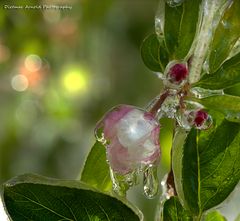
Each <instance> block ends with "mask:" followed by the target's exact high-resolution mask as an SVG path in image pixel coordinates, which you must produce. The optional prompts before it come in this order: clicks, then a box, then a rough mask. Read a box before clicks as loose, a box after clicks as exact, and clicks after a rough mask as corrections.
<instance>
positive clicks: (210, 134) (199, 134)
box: [172, 117, 240, 217]
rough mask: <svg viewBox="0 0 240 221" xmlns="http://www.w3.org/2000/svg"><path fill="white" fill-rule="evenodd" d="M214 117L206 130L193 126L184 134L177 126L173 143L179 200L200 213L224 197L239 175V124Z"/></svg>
mask: <svg viewBox="0 0 240 221" xmlns="http://www.w3.org/2000/svg"><path fill="white" fill-rule="evenodd" d="M214 120H215V124H214V126H212V128H211V129H209V130H206V131H199V130H196V129H192V130H191V131H190V132H189V134H188V135H186V133H185V132H184V131H183V130H182V129H179V130H180V131H179V130H178V131H177V134H175V139H174V143H173V164H172V166H173V172H174V178H175V185H176V189H177V192H178V196H179V197H180V198H179V200H180V201H181V203H182V204H183V205H184V207H185V208H187V209H189V210H190V211H191V212H192V213H193V214H195V215H196V216H199V217H200V216H201V214H202V212H204V211H206V210H208V209H210V208H212V207H214V206H216V205H218V204H219V203H221V202H222V201H223V200H225V199H226V198H227V196H228V195H229V194H230V193H231V192H232V191H233V189H234V187H235V186H236V185H237V184H238V182H239V179H240V124H239V123H234V122H229V121H227V120H224V119H223V118H218V119H216V118H215V117H214ZM216 122H217V123H216ZM179 141H181V142H179ZM179 143H181V144H183V145H180V144H179Z"/></svg>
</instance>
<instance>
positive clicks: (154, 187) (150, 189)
mask: <svg viewBox="0 0 240 221" xmlns="http://www.w3.org/2000/svg"><path fill="white" fill-rule="evenodd" d="M143 185H144V187H143V189H144V195H145V196H146V197H147V198H149V199H152V198H153V197H155V196H156V195H157V193H158V176H157V166H156V165H154V164H150V165H148V167H147V168H146V170H145V172H144V176H143Z"/></svg>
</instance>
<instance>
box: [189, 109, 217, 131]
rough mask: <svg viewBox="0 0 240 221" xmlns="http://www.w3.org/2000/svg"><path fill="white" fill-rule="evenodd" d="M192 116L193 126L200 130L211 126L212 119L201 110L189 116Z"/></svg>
mask: <svg viewBox="0 0 240 221" xmlns="http://www.w3.org/2000/svg"><path fill="white" fill-rule="evenodd" d="M189 115H190V116H193V125H194V126H195V127H196V128H197V129H200V130H206V129H208V128H209V127H210V126H211V125H212V117H211V116H210V115H209V114H208V113H207V112H206V111H203V110H198V111H195V112H191V113H190V114H189Z"/></svg>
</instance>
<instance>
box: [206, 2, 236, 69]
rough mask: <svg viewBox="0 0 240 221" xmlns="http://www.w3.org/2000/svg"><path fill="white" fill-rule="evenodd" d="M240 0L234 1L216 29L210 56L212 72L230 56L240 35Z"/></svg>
mask: <svg viewBox="0 0 240 221" xmlns="http://www.w3.org/2000/svg"><path fill="white" fill-rule="evenodd" d="M239 9H240V1H238V0H235V1H232V4H231V5H230V7H229V8H228V9H227V10H226V11H225V14H224V15H223V17H222V19H221V21H220V22H219V24H218V27H217V29H216V32H215V35H214V38H213V42H212V46H211V53H210V57H209V68H210V73H213V72H215V71H216V70H217V69H218V68H219V67H220V65H221V64H222V62H223V61H224V60H225V59H226V58H227V57H228V55H229V53H230V51H231V50H232V48H233V46H234V44H235V43H236V41H237V40H238V39H239V37H240V32H239V30H240V13H239Z"/></svg>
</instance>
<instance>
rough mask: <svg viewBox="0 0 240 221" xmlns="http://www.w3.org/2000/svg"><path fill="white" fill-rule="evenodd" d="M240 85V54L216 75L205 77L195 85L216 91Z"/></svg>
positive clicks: (206, 75) (225, 64) (227, 62)
mask: <svg viewBox="0 0 240 221" xmlns="http://www.w3.org/2000/svg"><path fill="white" fill-rule="evenodd" d="M238 83H240V53H239V54H237V55H235V56H234V57H232V58H231V59H229V60H228V61H226V62H225V63H224V64H223V65H222V67H221V68H220V69H218V71H216V72H215V73H213V74H205V75H203V77H202V78H201V79H200V81H199V82H198V83H196V84H195V85H197V86H199V87H203V88H208V89H213V90H215V89H223V88H228V87H231V86H233V85H235V84H238Z"/></svg>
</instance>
